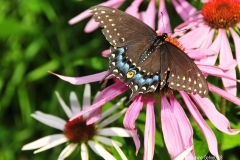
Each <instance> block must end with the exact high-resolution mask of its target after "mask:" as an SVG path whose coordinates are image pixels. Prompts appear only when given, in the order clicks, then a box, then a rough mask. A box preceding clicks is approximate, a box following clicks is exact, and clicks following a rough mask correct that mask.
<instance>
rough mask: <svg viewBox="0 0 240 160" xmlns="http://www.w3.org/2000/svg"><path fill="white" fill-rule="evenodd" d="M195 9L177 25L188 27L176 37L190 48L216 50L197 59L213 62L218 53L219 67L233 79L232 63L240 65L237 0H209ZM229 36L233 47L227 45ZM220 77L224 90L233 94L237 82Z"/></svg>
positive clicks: (234, 73) (239, 18)
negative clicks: (200, 7) (207, 55)
mask: <svg viewBox="0 0 240 160" xmlns="http://www.w3.org/2000/svg"><path fill="white" fill-rule="evenodd" d="M195 13H196V14H195V15H192V16H191V17H190V18H189V20H188V21H186V22H184V23H183V24H181V25H179V26H178V27H177V28H176V30H183V29H188V30H190V31H189V32H187V33H186V34H185V35H183V36H182V37H180V38H179V41H180V42H181V43H182V44H183V45H184V46H188V48H189V49H194V48H208V49H211V50H214V51H216V53H217V54H216V55H213V56H209V57H207V58H206V59H202V60H201V61H199V63H201V64H210V65H214V64H215V63H216V61H217V58H218V57H219V67H221V68H223V69H224V73H225V74H226V75H228V76H229V77H232V78H234V79H236V70H235V66H236V64H238V66H240V45H239V44H240V38H239V34H238V33H237V32H238V31H237V28H238V29H239V28H240V1H238V0H210V1H208V2H207V3H206V4H204V6H203V8H202V11H201V12H195ZM178 33H179V32H175V34H178ZM229 37H230V38H232V39H233V42H234V47H233V49H231V47H230V42H229ZM233 52H235V55H236V59H237V63H236V61H235V59H234V58H233ZM218 53H219V56H218ZM222 81H223V85H224V87H225V89H226V91H228V92H229V93H231V94H233V95H236V92H237V89H236V82H235V81H232V80H228V79H224V78H223V79H222Z"/></svg>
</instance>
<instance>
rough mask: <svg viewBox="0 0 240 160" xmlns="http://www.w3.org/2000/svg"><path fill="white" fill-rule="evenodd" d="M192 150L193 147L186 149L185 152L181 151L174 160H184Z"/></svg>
mask: <svg viewBox="0 0 240 160" xmlns="http://www.w3.org/2000/svg"><path fill="white" fill-rule="evenodd" d="M192 150H193V146H191V147H189V148H188V149H186V150H185V151H183V152H182V153H180V154H179V155H178V156H177V157H176V158H174V160H185V158H186V157H187V155H188V154H189V153H190V152H191V151H192Z"/></svg>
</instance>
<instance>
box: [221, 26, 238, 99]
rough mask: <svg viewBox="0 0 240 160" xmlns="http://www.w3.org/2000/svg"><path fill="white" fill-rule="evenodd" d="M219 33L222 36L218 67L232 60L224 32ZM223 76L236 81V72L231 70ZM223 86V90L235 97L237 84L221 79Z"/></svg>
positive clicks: (223, 30)
mask: <svg viewBox="0 0 240 160" xmlns="http://www.w3.org/2000/svg"><path fill="white" fill-rule="evenodd" d="M219 33H220V34H222V41H221V44H220V46H221V48H220V57H219V61H220V66H221V65H224V64H225V63H228V62H231V61H232V60H233V55H232V51H231V48H230V44H229V41H228V38H227V35H226V30H225V29H219ZM225 74H226V75H227V76H229V77H232V78H235V79H236V70H235V69H231V70H228V71H226V72H225ZM222 81H223V85H224V87H225V90H226V91H227V92H229V93H231V94H233V95H235V96H236V94H237V84H236V82H235V81H231V80H227V79H222Z"/></svg>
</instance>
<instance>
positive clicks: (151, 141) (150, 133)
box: [143, 94, 156, 160]
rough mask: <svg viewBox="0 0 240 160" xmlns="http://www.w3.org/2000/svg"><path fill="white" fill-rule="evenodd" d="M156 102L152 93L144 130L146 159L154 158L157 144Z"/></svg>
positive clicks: (149, 98) (148, 103) (144, 157)
mask: <svg viewBox="0 0 240 160" xmlns="http://www.w3.org/2000/svg"><path fill="white" fill-rule="evenodd" d="M154 103H155V101H154V100H153V99H152V94H151V95H149V97H148V99H147V111H146V122H145V131H144V156H143V159H144V160H151V159H153V155H154V148H155V147H154V146H155V132H156V126H155V115H154Z"/></svg>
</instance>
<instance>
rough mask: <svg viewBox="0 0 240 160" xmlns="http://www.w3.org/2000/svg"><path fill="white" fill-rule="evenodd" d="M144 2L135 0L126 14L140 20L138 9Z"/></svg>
mask: <svg viewBox="0 0 240 160" xmlns="http://www.w3.org/2000/svg"><path fill="white" fill-rule="evenodd" d="M142 1H143V0H135V1H133V2H132V3H131V5H130V6H129V7H128V8H127V9H126V10H125V12H126V13H128V14H131V15H132V16H134V17H136V18H138V19H139V13H138V8H139V6H140V4H141V3H142Z"/></svg>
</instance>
